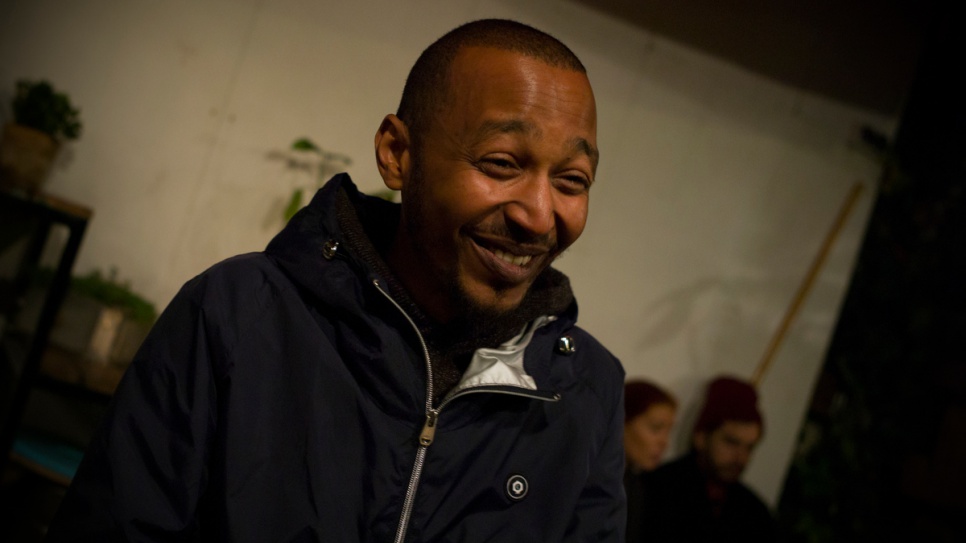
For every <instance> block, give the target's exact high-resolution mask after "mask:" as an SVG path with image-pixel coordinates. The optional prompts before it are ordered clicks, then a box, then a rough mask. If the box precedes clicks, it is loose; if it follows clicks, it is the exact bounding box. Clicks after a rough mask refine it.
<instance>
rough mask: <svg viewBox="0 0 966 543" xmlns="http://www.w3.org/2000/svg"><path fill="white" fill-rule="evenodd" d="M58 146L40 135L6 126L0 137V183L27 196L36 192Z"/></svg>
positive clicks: (38, 190)
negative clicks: (25, 193) (21, 191)
mask: <svg viewBox="0 0 966 543" xmlns="http://www.w3.org/2000/svg"><path fill="white" fill-rule="evenodd" d="M59 147H60V146H59V144H58V143H57V141H56V140H55V139H54V138H52V137H50V136H49V135H47V134H45V133H44V132H41V131H39V130H35V129H33V128H29V127H26V126H22V125H19V124H16V123H7V124H6V125H4V127H3V134H2V136H0V184H2V185H3V186H5V187H7V188H14V189H20V190H23V191H26V192H27V193H28V194H36V193H37V192H40V188H41V186H42V185H43V183H44V181H45V180H46V179H47V174H48V173H49V172H50V166H51V165H52V164H53V163H54V158H56V156H57V150H58V149H59Z"/></svg>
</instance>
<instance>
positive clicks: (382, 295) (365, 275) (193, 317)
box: [48, 174, 625, 543]
mask: <svg viewBox="0 0 966 543" xmlns="http://www.w3.org/2000/svg"><path fill="white" fill-rule="evenodd" d="M398 207H399V206H398V204H393V203H390V202H386V201H384V200H381V199H379V198H373V197H367V196H365V195H363V194H361V193H359V192H358V191H357V189H356V188H355V186H354V185H353V184H352V182H351V181H350V179H349V177H348V175H344V174H343V175H339V176H336V177H335V178H334V179H333V180H332V181H330V182H329V183H328V184H327V185H326V186H325V187H323V188H322V189H321V190H320V191H319V192H318V193H317V195H316V196H315V198H314V199H313V201H312V202H311V203H310V204H309V206H307V207H306V208H305V209H303V210H301V211H300V212H299V213H298V214H297V215H296V216H295V218H293V219H292V221H290V223H289V224H288V225H287V226H286V228H285V229H284V230H283V231H282V232H281V233H280V234H279V235H278V236H277V237H276V238H275V239H274V240H272V242H271V243H270V244H269V246H268V248H267V249H266V251H265V252H263V253H252V254H248V255H242V256H239V257H235V258H231V259H228V260H226V261H224V262H222V263H219V264H216V265H215V266H213V267H212V268H210V269H209V270H207V271H206V272H204V273H202V274H201V275H199V276H198V277H196V278H194V279H192V280H191V281H189V282H188V283H187V284H186V285H185V286H184V287H183V289H182V290H181V292H179V293H178V295H177V296H176V297H175V299H174V300H173V301H172V302H171V304H170V305H169V306H168V308H167V309H166V310H165V312H164V314H163V315H162V316H161V318H160V319H159V321H158V323H157V325H156V326H155V328H154V329H153V330H152V332H151V334H150V335H149V337H148V339H147V340H146V341H145V343H144V345H143V346H142V348H141V350H140V351H139V353H138V355H137V356H136V358H135V360H134V362H133V364H132V366H131V368H130V370H129V371H128V373H127V374H126V375H125V377H124V379H123V380H122V382H121V384H120V386H119V388H118V390H117V393H116V395H115V398H114V400H113V404H112V407H111V411H110V413H109V414H108V416H107V418H106V421H105V423H104V425H103V426H102V428H101V430H100V431H99V433H98V435H97V436H96V437H95V438H94V440H93V442H92V444H91V447H90V449H89V450H88V452H87V455H86V456H85V458H84V461H83V463H82V465H81V467H80V469H79V471H78V473H77V476H76V477H75V479H74V482H73V484H72V486H71V488H70V490H69V491H68V493H67V496H66V498H65V500H64V502H63V504H62V507H61V509H60V511H59V512H58V516H57V518H55V520H54V522H53V524H52V526H51V529H50V532H49V537H48V541H49V542H51V543H53V542H60V541H118V540H129V541H233V542H253V543H255V542H257V543H264V542H266V541H327V542H330V541H331V542H363V541H365V542H386V541H393V539H394V535H396V532H397V530H398V529H399V527H400V524H401V523H400V518H401V515H403V511H404V510H405V509H406V508H407V507H408V505H407V504H408V501H407V487H408V486H409V485H410V483H411V481H415V493H414V494H411V495H410V497H412V498H413V500H412V506H411V510H408V511H407V514H409V515H410V516H409V517H408V519H409V520H408V522H404V523H402V525H403V529H404V530H408V532H407V534H406V539H405V540H406V541H461V542H474V541H554V542H557V541H618V540H620V537H621V533H622V532H623V529H624V523H625V517H624V502H623V493H622V491H621V484H620V480H621V476H622V474H623V470H624V451H623V448H622V444H621V437H620V436H621V424H622V420H623V407H622V403H621V383H622V382H623V378H624V374H623V370H622V369H621V367H620V364H619V362H618V361H617V360H616V359H615V358H614V357H613V356H611V355H610V354H609V353H608V352H607V351H606V349H604V348H603V347H602V346H601V345H600V344H599V343H597V342H596V341H595V340H594V339H593V338H592V337H591V336H590V335H589V334H587V333H586V332H584V331H583V330H581V329H580V328H577V327H576V326H575V322H576V315H577V308H576V302H574V301H573V296H572V293H571V290H570V287H569V282H568V280H567V278H566V277H565V276H564V275H563V274H561V273H560V272H557V271H556V270H554V269H553V268H547V269H546V270H545V271H544V273H543V274H542V275H541V276H540V277H539V278H538V279H537V281H536V282H535V283H534V285H533V286H532V287H531V289H530V291H529V292H528V294H527V297H526V298H525V299H524V301H523V302H522V304H521V306H520V308H519V310H517V311H514V312H513V316H512V318H507V319H501V320H500V322H495V323H489V325H485V326H482V327H481V326H474V327H472V329H464V330H461V329H460V328H459V327H458V326H457V325H449V326H448V327H446V328H443V327H440V326H438V325H433V324H432V322H431V321H430V320H429V319H428V318H427V317H426V316H425V315H423V313H422V312H421V311H420V310H419V308H418V307H417V306H416V304H415V303H414V302H413V301H412V300H411V299H410V298H409V297H408V295H407V294H406V292H405V290H404V289H402V288H401V287H400V286H399V285H397V284H396V280H395V279H394V277H393V274H392V273H391V272H390V271H389V269H388V267H387V266H386V264H385V262H384V261H383V260H382V258H381V257H380V251H379V247H381V246H385V245H386V244H387V243H388V240H390V239H391V238H392V233H393V229H394V228H395V227H396V225H397V224H398V222H399V220H398V213H399V209H398ZM548 310H549V311H550V313H549V314H548V313H547V311H548ZM521 330H523V333H522V334H521ZM562 337H569V339H570V342H569V343H567V342H565V343H561V341H560V340H561V338H562ZM568 345H569V346H575V347H576V349H568V348H563V347H566V346H568ZM481 347H489V348H487V349H482V350H479V351H477V349H479V348H481ZM476 354H481V355H482V356H479V357H478V356H475V355H476ZM436 362H439V365H440V366H441V367H450V368H452V367H456V368H460V369H461V371H463V370H465V371H463V373H462V376H463V377H462V381H461V383H460V384H458V385H456V387H455V388H453V389H452V390H451V391H450V392H449V394H448V396H447V399H444V400H442V404H440V403H439V402H436V401H434V402H433V404H432V405H434V406H436V407H437V408H438V410H439V417H438V419H434V421H433V422H434V423H435V424H433V425H432V429H433V430H435V435H434V436H433V435H431V433H430V435H429V437H428V438H429V440H430V441H431V444H430V445H421V444H420V442H419V438H420V436H421V434H422V435H423V436H426V429H427V427H428V425H427V424H426V422H427V406H428V401H429V400H430V399H432V398H433V397H434V393H433V392H431V390H432V389H431V384H427V383H432V382H433V380H432V379H427V373H430V374H433V373H435V372H436V371H437V369H436V368H437V366H436V365H435V363H436ZM428 366H429V367H428ZM440 405H441V406H440ZM421 429H422V432H421ZM420 469H421V472H420V471H419V470H420ZM414 473H415V474H416V476H414Z"/></svg>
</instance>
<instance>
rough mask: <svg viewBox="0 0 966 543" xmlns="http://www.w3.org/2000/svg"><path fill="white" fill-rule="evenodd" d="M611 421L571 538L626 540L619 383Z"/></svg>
mask: <svg viewBox="0 0 966 543" xmlns="http://www.w3.org/2000/svg"><path fill="white" fill-rule="evenodd" d="M617 390H619V392H618V393H616V394H615V395H614V397H615V398H616V401H614V402H612V403H613V405H612V406H611V411H610V417H609V421H608V423H607V424H606V427H605V428H604V429H603V430H604V431H603V440H602V446H601V449H600V452H599V454H598V455H597V458H596V461H594V462H593V465H592V466H591V470H590V477H588V479H587V484H586V486H585V487H584V489H583V492H582V493H581V495H580V498H579V500H578V502H577V508H576V511H575V512H574V516H573V518H572V519H571V521H570V526H569V527H568V530H567V532H568V534H567V538H566V540H567V541H568V542H578V541H579V542H585V541H587V542H589V541H594V542H601V541H607V542H623V541H624V532H625V530H626V528H627V498H626V495H625V493H624V398H623V386H622V385H621V384H620V383H618V385H617Z"/></svg>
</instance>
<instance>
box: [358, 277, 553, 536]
mask: <svg viewBox="0 0 966 543" xmlns="http://www.w3.org/2000/svg"><path fill="white" fill-rule="evenodd" d="M372 284H373V285H375V287H376V290H378V291H379V293H380V294H382V295H383V297H385V298H386V299H387V300H389V302H390V303H391V304H392V305H394V306H395V307H396V309H398V310H399V312H400V313H402V315H403V317H405V318H406V320H407V321H409V324H410V326H412V327H413V331H415V332H416V337H417V338H419V344H420V347H422V349H423V358H424V359H425V360H426V420H425V422H424V423H423V429H422V430H421V431H420V433H419V448H418V449H417V450H416V460H415V462H414V463H413V471H412V473H411V474H410V476H409V484H408V485H407V486H406V497H405V499H404V500H403V508H402V512H401V513H400V515H399V525H398V526H397V527H396V538H395V539H394V540H393V542H394V543H403V541H404V540H405V539H406V531H407V529H408V528H409V519H410V517H411V516H412V512H413V505H414V504H415V502H416V490H417V488H418V487H419V479H420V477H421V476H422V473H423V466H424V465H425V463H426V452H427V449H429V446H430V445H432V444H433V440H434V439H435V438H436V426H437V424H438V422H439V413H440V411H442V409H443V407H445V406H446V405H447V404H449V403H450V402H451V401H453V400H455V399H456V398H459V397H460V396H466V395H469V394H475V393H480V392H492V393H498V394H509V395H513V396H522V397H525V398H531V399H535V400H543V401H550V402H555V401H558V400H560V394H557V393H544V392H540V391H530V390H527V389H523V388H519V387H514V386H512V385H511V386H509V387H508V386H487V385H477V386H474V387H471V388H465V389H463V390H459V391H456V392H455V393H450V394H447V395H446V397H445V398H443V400H442V401H441V402H440V404H439V406H438V407H436V408H433V367H432V361H431V360H430V358H429V348H428V347H427V346H426V340H425V339H423V335H422V334H421V333H420V332H419V327H417V326H416V323H415V322H413V320H412V318H411V317H410V316H409V314H408V313H406V311H405V310H404V309H403V308H402V306H400V305H399V304H398V303H396V300H394V299H393V297H392V296H390V295H389V293H388V292H386V291H385V290H383V288H382V285H380V284H379V280H378V279H373V280H372ZM511 389H516V390H511Z"/></svg>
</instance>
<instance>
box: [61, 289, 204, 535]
mask: <svg viewBox="0 0 966 543" xmlns="http://www.w3.org/2000/svg"><path fill="white" fill-rule="evenodd" d="M197 282H198V281H197V280H196V281H195V283H196V284H197ZM191 284H192V283H189V285H188V286H186V287H185V288H184V289H182V291H181V292H180V293H179V294H178V295H177V296H176V297H175V299H174V300H173V301H172V302H171V304H170V305H169V306H168V308H167V309H166V310H165V311H164V313H163V314H162V315H161V317H160V318H159V319H158V322H157V323H156V324H155V326H154V328H153V329H152V331H151V333H150V334H149V335H148V337H147V339H146V340H145V342H144V343H143V345H142V346H141V349H140V350H139V351H138V354H137V355H136V356H135V359H134V361H133V362H132V364H131V367H130V368H128V370H127V372H126V374H125V376H124V378H123V379H122V380H121V383H120V385H119V386H118V389H117V391H116V392H115V395H114V398H113V399H112V402H111V405H110V407H109V409H108V413H107V415H106V416H105V418H104V420H103V421H102V423H101V426H100V428H99V429H98V431H97V432H96V434H95V436H94V438H93V440H92V442H91V444H90V445H89V447H88V449H87V451H86V453H85V456H84V459H83V461H82V463H81V465H80V468H79V469H78V472H77V474H76V476H75V477H74V479H73V481H72V483H71V486H70V488H69V489H68V491H67V494H66V496H65V498H64V500H63V502H62V503H61V506H60V509H59V510H58V512H57V514H56V515H55V518H54V520H53V522H52V523H51V526H50V530H49V532H48V537H47V539H46V541H49V542H59V541H192V540H196V539H197V521H196V514H195V512H196V509H197V507H198V504H199V500H200V497H201V495H202V494H203V493H204V491H205V486H206V482H207V478H208V473H207V469H206V456H207V450H208V445H209V436H210V435H212V429H213V427H214V415H213V413H214V412H215V410H214V408H213V406H214V405H215V402H216V401H217V399H216V394H215V392H216V391H215V386H214V379H213V375H212V367H213V363H212V362H213V356H214V355H215V353H214V352H213V351H214V350H215V349H214V347H216V346H214V345H212V342H211V341H209V337H208V330H207V326H206V323H205V319H204V312H203V311H202V310H201V308H200V304H198V303H196V302H195V301H194V300H193V299H192V295H191V289H190V288H189V286H190V285H191Z"/></svg>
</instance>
